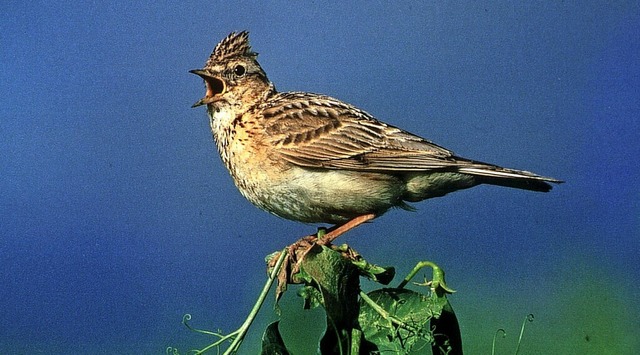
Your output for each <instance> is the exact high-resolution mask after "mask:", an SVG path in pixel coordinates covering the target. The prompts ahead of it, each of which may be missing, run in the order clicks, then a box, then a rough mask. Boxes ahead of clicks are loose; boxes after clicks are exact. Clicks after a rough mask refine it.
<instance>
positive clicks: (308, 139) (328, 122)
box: [190, 31, 562, 243]
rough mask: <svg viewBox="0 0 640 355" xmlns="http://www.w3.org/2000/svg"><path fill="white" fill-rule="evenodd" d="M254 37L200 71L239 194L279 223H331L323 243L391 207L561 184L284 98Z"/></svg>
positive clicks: (230, 39)
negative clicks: (484, 189)
mask: <svg viewBox="0 0 640 355" xmlns="http://www.w3.org/2000/svg"><path fill="white" fill-rule="evenodd" d="M257 56H258V54H257V53H255V52H253V51H252V48H251V46H250V44H249V33H248V32H247V31H241V32H231V33H230V34H229V35H228V36H227V37H225V38H224V39H223V40H222V41H220V42H219V43H218V44H217V45H216V46H215V48H214V50H213V52H212V53H211V55H210V56H209V58H208V59H207V61H206V62H205V65H204V67H203V68H202V69H194V70H190V73H193V74H195V75H197V76H199V77H200V78H202V79H203V80H204V85H205V96H204V97H203V98H202V99H200V100H198V101H197V102H196V103H195V104H193V106H192V107H198V106H203V105H206V108H207V114H208V117H209V123H210V127H211V132H212V135H213V138H214V141H215V143H216V146H217V148H218V151H219V153H220V157H221V159H222V161H223V163H224V165H225V166H226V168H227V169H228V170H229V172H230V174H231V177H232V178H233V181H234V183H235V185H236V186H237V188H238V190H239V191H240V193H241V194H242V195H243V196H244V197H245V198H246V199H248V200H249V201H250V202H251V203H252V204H254V205H255V206H257V207H259V208H261V209H263V210H265V211H268V212H270V213H272V214H274V215H276V216H279V217H282V218H285V219H289V220H294V221H298V222H303V223H311V224H314V223H319V224H330V225H334V227H332V228H330V229H329V230H328V233H326V234H325V235H324V236H323V239H322V241H323V242H325V243H330V242H331V241H333V240H334V239H335V238H337V237H338V236H339V235H341V234H343V233H344V232H346V231H348V230H351V229H352V228H355V227H357V226H358V225H360V224H362V223H365V222H368V221H371V220H372V219H374V218H377V217H379V216H381V215H383V214H384V213H385V212H387V211H388V210H390V209H392V208H401V209H405V210H414V207H413V206H412V205H410V203H413V202H418V201H422V200H426V199H430V198H435V197H441V196H444V195H446V194H448V193H450V192H453V191H457V190H462V189H467V188H471V187H474V186H477V185H480V184H489V185H498V186H505V187H512V188H518V189H525V190H531V191H540V192H547V191H549V190H551V188H552V185H551V184H550V183H561V182H562V181H561V180H558V179H554V178H550V177H544V176H541V175H538V174H535V173H532V172H528V171H523V170H516V169H509V168H503V167H500V166H497V165H494V164H488V163H483V162H480V161H476V160H471V159H467V158H463V157H459V156H457V155H455V154H454V153H453V152H452V151H451V150H448V149H446V148H444V147H441V146H439V145H437V144H435V143H433V142H431V141H429V140H427V139H424V138H422V137H420V136H418V135H415V134H412V133H409V132H407V131H405V130H402V129H400V128H397V127H395V126H392V125H390V124H387V123H384V122H382V121H380V120H378V119H377V118H375V117H374V116H373V115H371V114H369V113H367V112H366V111H364V110H362V109H360V108H358V107H355V106H354V105H351V104H349V103H346V102H343V101H341V100H338V99H336V98H333V97H330V96H327V95H321V94H315V93H310V92H301V91H294V92H278V91H277V90H276V88H275V85H274V84H273V83H272V82H271V81H270V80H269V79H268V77H267V74H266V73H265V71H264V70H263V69H262V67H261V66H260V64H259V63H258V61H257Z"/></svg>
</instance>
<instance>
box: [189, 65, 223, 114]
mask: <svg viewBox="0 0 640 355" xmlns="http://www.w3.org/2000/svg"><path fill="white" fill-rule="evenodd" d="M189 73H192V74H195V75H197V76H199V77H201V78H202V79H204V82H205V85H206V87H207V92H206V93H205V95H204V97H203V98H202V99H200V100H199V101H198V102H196V103H195V104H193V106H191V107H198V106H202V105H206V104H210V103H212V102H214V101H216V96H217V95H222V94H224V91H225V89H226V87H225V85H224V81H222V80H221V79H219V78H217V77H215V76H214V75H213V74H211V73H210V72H208V71H206V70H204V69H194V70H189Z"/></svg>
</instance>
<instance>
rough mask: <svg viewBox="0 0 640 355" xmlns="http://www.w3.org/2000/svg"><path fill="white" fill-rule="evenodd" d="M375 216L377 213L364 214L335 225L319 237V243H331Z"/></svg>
mask: <svg viewBox="0 0 640 355" xmlns="http://www.w3.org/2000/svg"><path fill="white" fill-rule="evenodd" d="M374 218H376V215H375V214H373V213H369V214H363V215H362V216H358V217H356V218H353V219H351V220H349V221H347V222H346V223H344V224H340V225H336V226H333V227H331V228H330V229H329V230H328V231H327V232H326V233H325V234H324V235H322V236H320V237H319V238H318V244H321V245H329V244H331V242H333V241H334V240H336V239H337V238H338V237H339V236H341V235H342V234H344V233H346V232H348V231H350V230H352V229H353V228H355V227H357V226H359V225H361V224H362V223H365V222H368V221H370V220H372V219H374Z"/></svg>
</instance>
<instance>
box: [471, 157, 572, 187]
mask: <svg viewBox="0 0 640 355" xmlns="http://www.w3.org/2000/svg"><path fill="white" fill-rule="evenodd" d="M458 171H459V172H461V173H464V174H469V175H473V176H475V177H476V179H477V181H478V183H481V184H490V185H498V186H506V187H513V188H517V189H524V190H531V191H541V192H547V191H549V190H551V188H552V186H551V184H549V183H554V184H560V183H563V182H564V181H562V180H558V179H554V178H550V177H545V176H541V175H538V174H534V173H532V172H529V171H524V170H515V169H508V168H503V167H500V166H497V165H492V164H486V163H481V162H473V163H472V164H469V165H467V166H461V167H459V168H458Z"/></svg>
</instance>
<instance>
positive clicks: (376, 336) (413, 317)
mask: <svg viewBox="0 0 640 355" xmlns="http://www.w3.org/2000/svg"><path fill="white" fill-rule="evenodd" d="M367 296H368V297H369V298H370V301H373V302H375V304H376V305H377V306H379V307H380V308H382V310H384V311H383V312H381V311H380V310H377V309H375V307H373V306H372V305H371V304H370V303H369V302H367V301H365V300H364V299H363V300H361V302H360V315H359V317H358V321H359V324H360V328H361V329H362V331H363V333H364V338H365V339H366V342H365V346H364V347H365V348H366V350H367V351H379V352H380V353H386V352H389V353H396V354H409V353H412V351H424V348H425V347H428V346H430V345H431V343H432V342H433V340H434V339H433V333H432V331H431V329H430V324H429V322H430V320H431V319H432V318H433V317H439V316H440V314H441V313H442V309H443V307H444V305H446V304H447V300H446V298H445V297H438V296H437V295H435V294H431V295H429V296H427V295H424V294H421V293H418V292H415V291H412V290H408V289H398V288H384V289H379V290H375V291H372V292H370V293H369V294H368V295H367ZM384 312H386V314H384Z"/></svg>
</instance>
